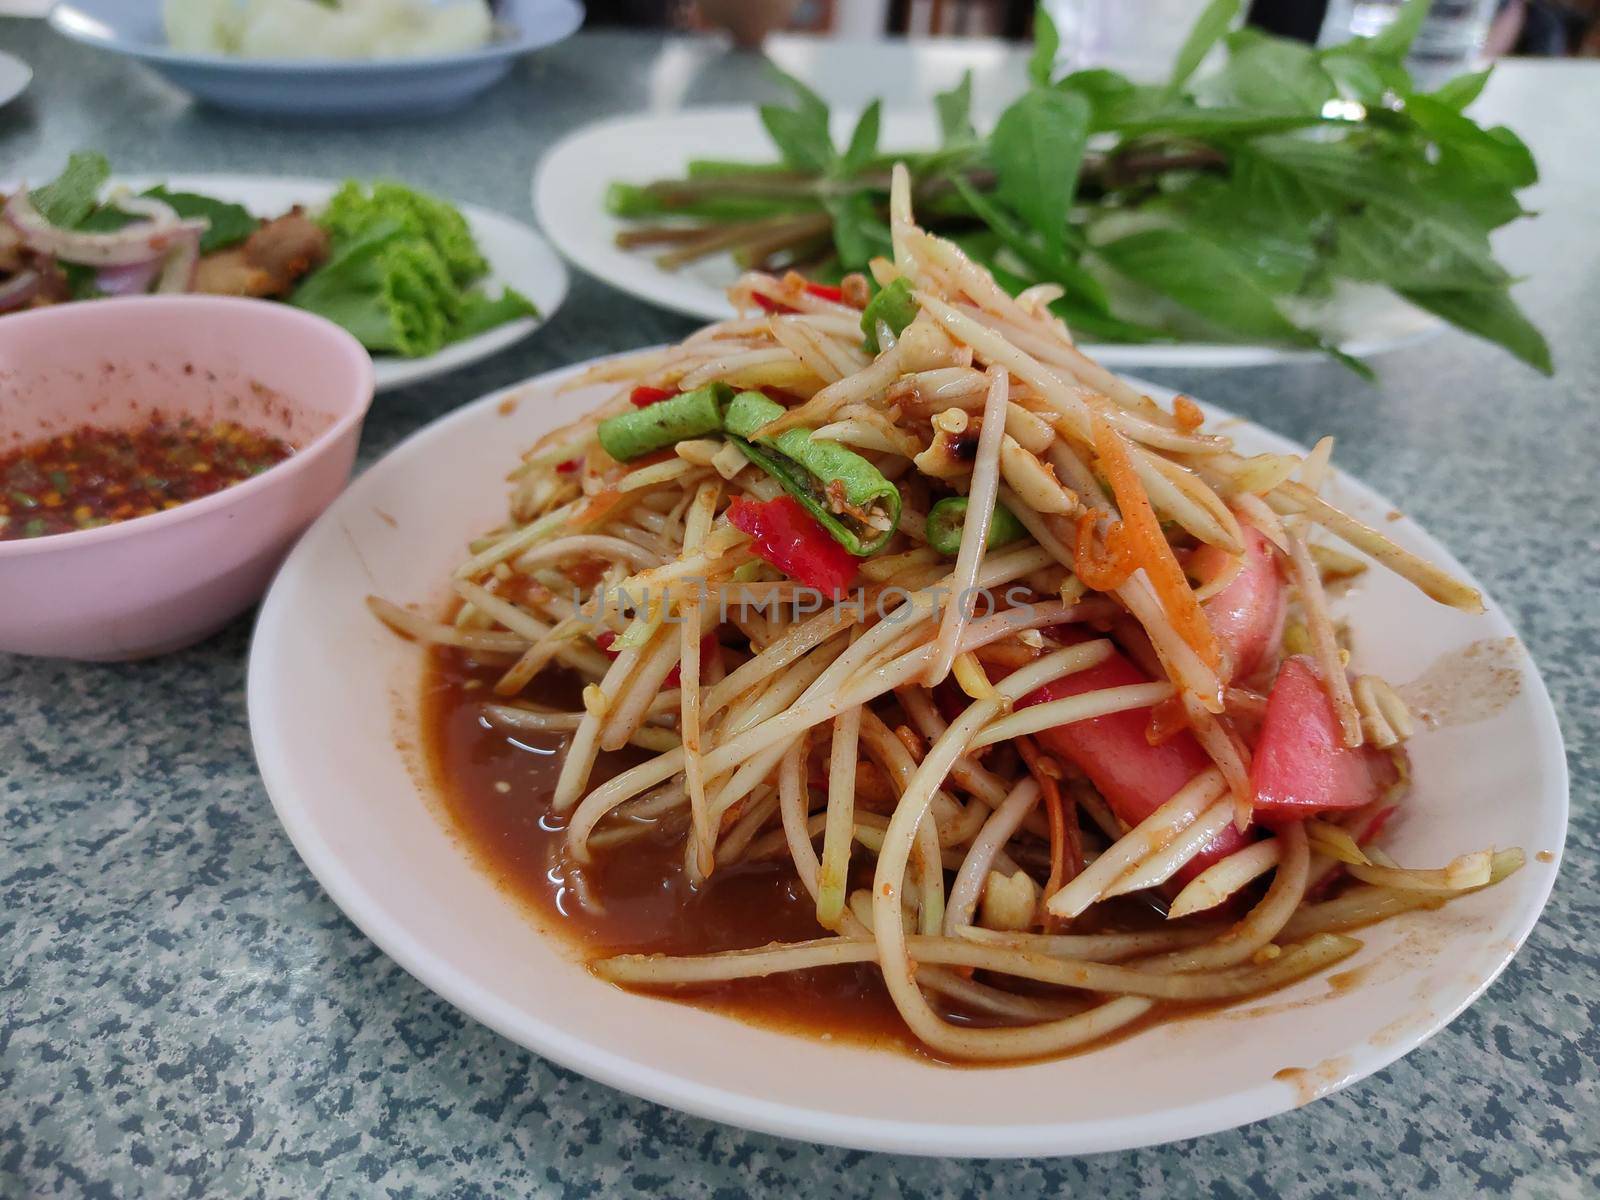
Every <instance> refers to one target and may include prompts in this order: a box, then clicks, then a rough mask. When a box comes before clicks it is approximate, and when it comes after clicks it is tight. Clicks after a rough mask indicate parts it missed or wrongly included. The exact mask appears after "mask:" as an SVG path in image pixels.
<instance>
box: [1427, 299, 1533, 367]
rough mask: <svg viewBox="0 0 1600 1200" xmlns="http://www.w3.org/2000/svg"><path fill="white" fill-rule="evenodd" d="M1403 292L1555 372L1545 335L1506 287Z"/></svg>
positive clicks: (1451, 321)
mask: <svg viewBox="0 0 1600 1200" xmlns="http://www.w3.org/2000/svg"><path fill="white" fill-rule="evenodd" d="M1400 294H1401V295H1402V296H1404V297H1405V298H1406V299H1407V300H1409V301H1411V303H1413V304H1415V305H1416V306H1417V307H1418V308H1425V309H1427V310H1428V311H1429V312H1431V313H1434V314H1436V315H1438V316H1441V317H1443V318H1444V319H1445V320H1446V321H1449V322H1450V323H1451V324H1452V325H1454V326H1456V327H1457V328H1459V329H1465V330H1466V331H1467V332H1468V333H1475V334H1477V335H1478V336H1479V337H1481V338H1485V339H1487V340H1489V341H1491V342H1494V343H1495V344H1497V345H1500V346H1504V347H1505V348H1506V349H1507V350H1509V351H1511V353H1512V354H1514V355H1516V356H1517V357H1518V358H1520V359H1521V360H1522V361H1523V362H1525V363H1527V364H1528V365H1529V366H1530V367H1532V368H1533V369H1534V370H1536V371H1539V372H1542V373H1543V374H1545V375H1551V374H1554V372H1555V365H1554V363H1552V362H1551V359H1550V346H1549V344H1548V343H1547V342H1546V341H1545V340H1544V335H1543V334H1541V333H1540V332H1539V331H1538V330H1537V329H1535V328H1534V326H1533V323H1532V322H1531V321H1529V320H1528V318H1527V317H1525V316H1523V314H1522V310H1521V309H1520V308H1518V307H1517V304H1516V301H1514V300H1512V298H1511V294H1510V292H1508V291H1507V290H1506V289H1505V288H1498V289H1494V290H1489V291H1471V292H1450V291H1430V290H1417V289H1413V290H1409V291H1403V292H1401V293H1400Z"/></svg>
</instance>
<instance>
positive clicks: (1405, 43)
mask: <svg viewBox="0 0 1600 1200" xmlns="http://www.w3.org/2000/svg"><path fill="white" fill-rule="evenodd" d="M1432 3H1433V0H1405V3H1404V4H1402V5H1401V6H1400V11H1399V12H1397V13H1396V14H1395V16H1394V20H1392V21H1390V22H1389V24H1388V25H1386V26H1385V27H1384V28H1383V29H1382V30H1380V31H1379V32H1378V33H1377V34H1376V35H1374V36H1373V37H1370V38H1368V39H1367V42H1366V48H1367V51H1368V52H1369V53H1371V54H1375V55H1377V56H1378V57H1380V58H1389V59H1393V60H1394V61H1396V62H1398V61H1399V60H1401V59H1403V58H1405V56H1406V55H1407V54H1409V53H1411V44H1412V43H1413V42H1415V41H1416V40H1417V34H1418V33H1419V32H1420V31H1421V29H1422V23H1423V22H1424V21H1426V20H1427V19H1428V7H1429V6H1430V5H1431V4H1432Z"/></svg>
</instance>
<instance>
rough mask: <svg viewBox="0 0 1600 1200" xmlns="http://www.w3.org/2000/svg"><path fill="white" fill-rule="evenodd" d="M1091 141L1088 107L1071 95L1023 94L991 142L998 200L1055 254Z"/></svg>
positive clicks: (1003, 117)
mask: <svg viewBox="0 0 1600 1200" xmlns="http://www.w3.org/2000/svg"><path fill="white" fill-rule="evenodd" d="M1088 139H1089V102H1088V101H1087V100H1085V99H1084V98H1083V97H1082V96H1080V95H1077V94H1076V93H1073V92H1057V91H1046V90H1044V89H1041V88H1035V89H1034V90H1032V91H1030V92H1027V93H1026V94H1024V95H1023V97H1022V98H1021V99H1020V100H1018V101H1017V102H1016V103H1015V104H1013V105H1012V106H1011V107H1010V108H1008V109H1006V111H1005V112H1004V113H1002V114H1001V115H1000V120H999V121H998V122H997V123H996V124H995V127H994V132H993V133H992V134H991V135H990V138H989V151H990V157H991V158H992V159H993V160H994V168H995V173H996V178H997V191H998V193H999V196H1000V199H1001V200H1003V201H1004V202H1005V203H1006V204H1008V205H1009V206H1010V207H1011V208H1012V209H1014V210H1015V211H1016V212H1017V213H1018V214H1019V215H1020V216H1021V217H1022V218H1023V219H1024V220H1025V221H1027V223H1028V224H1029V225H1031V226H1033V228H1034V229H1036V230H1037V231H1038V232H1039V233H1041V234H1043V235H1044V239H1045V245H1046V246H1047V247H1048V248H1049V249H1050V250H1052V251H1054V252H1059V251H1060V249H1061V245H1062V240H1063V237H1064V232H1063V229H1064V226H1065V225H1066V220H1067V206H1068V205H1069V204H1071V202H1072V194H1073V192H1074V191H1075V190H1076V189H1077V185H1078V168H1079V167H1080V166H1081V165H1082V163H1083V151H1084V147H1085V145H1086V143H1087V142H1088Z"/></svg>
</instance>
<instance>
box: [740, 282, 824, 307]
mask: <svg viewBox="0 0 1600 1200" xmlns="http://www.w3.org/2000/svg"><path fill="white" fill-rule="evenodd" d="M805 290H806V291H808V292H810V293H811V294H812V295H813V296H816V297H818V298H820V299H823V300H832V301H833V302H834V303H835V304H843V303H844V289H843V288H837V287H829V286H828V285H827V284H825V283H808V284H806V289H805ZM755 301H756V305H757V306H758V307H760V308H762V309H764V310H765V311H767V312H789V311H790V308H789V306H788V305H787V304H780V303H779V302H778V301H776V300H773V299H770V298H769V297H767V296H763V295H761V294H760V293H757V294H756V297H755Z"/></svg>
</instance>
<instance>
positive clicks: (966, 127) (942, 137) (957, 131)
mask: <svg viewBox="0 0 1600 1200" xmlns="http://www.w3.org/2000/svg"><path fill="white" fill-rule="evenodd" d="M933 107H934V111H935V112H937V113H938V115H939V145H940V146H942V147H949V146H959V145H961V144H963V143H965V142H970V141H973V140H974V139H975V138H976V137H977V136H978V132H977V130H975V129H974V128H973V127H972V72H971V71H970V70H969V71H967V72H965V73H964V74H963V75H962V76H961V82H960V83H958V84H956V86H955V87H953V88H951V89H950V90H949V91H948V92H940V93H938V94H937V95H936V96H934V98H933Z"/></svg>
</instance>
